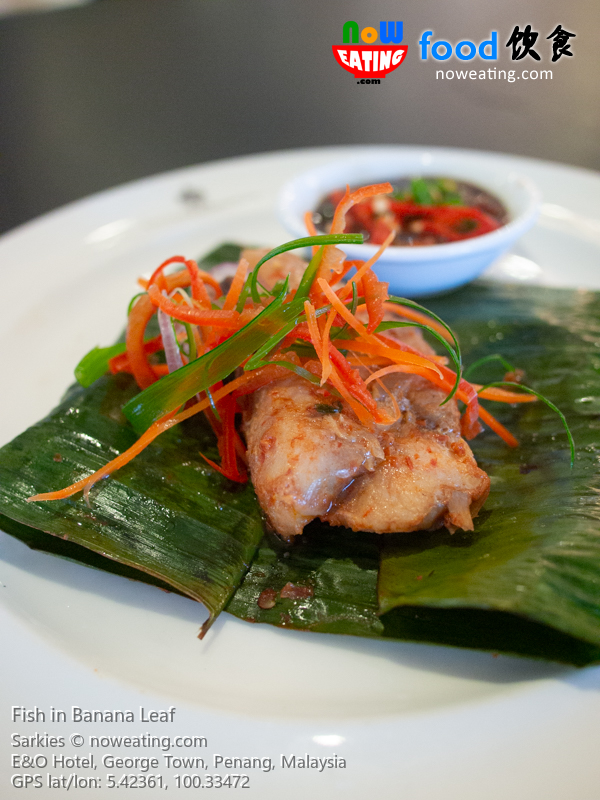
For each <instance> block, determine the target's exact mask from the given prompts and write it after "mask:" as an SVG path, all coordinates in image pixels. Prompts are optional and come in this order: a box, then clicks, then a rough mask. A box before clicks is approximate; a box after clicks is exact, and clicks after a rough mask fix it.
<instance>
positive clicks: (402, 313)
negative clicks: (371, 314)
mask: <svg viewBox="0 0 600 800" xmlns="http://www.w3.org/2000/svg"><path fill="white" fill-rule="evenodd" d="M384 308H385V310H386V311H393V312H394V314H397V315H398V316H399V317H404V318H405V319H408V320H412V321H413V322H420V323H421V325H428V326H429V327H430V328H432V329H433V330H434V331H435V332H436V333H439V335H440V336H442V337H443V338H444V339H445V340H446V341H447V342H449V343H450V344H454V339H453V338H452V336H451V334H450V333H448V331H447V330H446V328H444V326H443V325H440V323H439V322H438V321H437V320H435V319H432V318H431V317H429V316H427V314H424V313H422V312H421V311H416V310H415V309H414V308H409V307H408V306H400V305H397V304H396V303H385V305H384Z"/></svg>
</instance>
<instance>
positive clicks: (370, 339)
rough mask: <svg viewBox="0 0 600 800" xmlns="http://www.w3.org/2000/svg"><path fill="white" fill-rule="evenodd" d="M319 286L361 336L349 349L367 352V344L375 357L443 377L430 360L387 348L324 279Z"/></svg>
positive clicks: (349, 345)
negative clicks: (405, 364)
mask: <svg viewBox="0 0 600 800" xmlns="http://www.w3.org/2000/svg"><path fill="white" fill-rule="evenodd" d="M319 285H320V287H321V289H322V290H323V293H324V294H325V296H326V297H327V299H328V300H329V301H330V303H331V305H332V306H333V307H334V308H335V309H336V311H337V312H338V314H339V315H340V316H341V317H342V318H343V319H344V320H345V321H346V322H347V323H348V324H349V325H350V326H351V327H352V328H354V330H355V331H356V332H357V333H358V334H360V336H361V341H360V342H356V341H352V342H351V344H348V345H347V346H348V347H349V349H352V348H354V349H356V350H359V352H365V349H364V344H367V345H370V349H371V351H372V352H373V354H374V355H387V356H389V358H390V359H393V360H394V361H398V360H399V359H403V360H404V361H405V363H410V364H414V365H415V366H416V365H420V366H421V367H422V368H423V369H424V370H426V371H433V372H435V373H436V374H438V375H439V376H440V377H441V372H440V369H439V367H438V366H437V365H436V364H434V363H433V362H432V361H431V360H430V359H428V358H425V357H424V356H421V355H413V353H410V352H406V351H405V350H404V348H402V349H400V348H391V347H387V346H386V345H385V344H382V343H381V341H380V340H379V339H378V338H377V336H374V335H373V334H370V333H367V329H366V328H365V326H364V325H363V324H362V323H360V322H359V321H358V320H357V319H356V317H354V316H353V315H352V314H351V313H350V311H349V310H348V309H347V308H346V306H345V305H344V304H343V303H342V302H341V300H340V299H339V297H338V296H337V295H336V293H335V292H334V291H333V289H332V288H331V287H330V286H329V285H328V284H327V283H326V282H325V281H324V280H323V279H321V280H320V282H319ZM400 354H401V355H400Z"/></svg>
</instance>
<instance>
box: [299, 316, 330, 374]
mask: <svg viewBox="0 0 600 800" xmlns="http://www.w3.org/2000/svg"><path fill="white" fill-rule="evenodd" d="M304 312H305V314H306V322H307V324H308V330H309V333H310V338H309V341H310V342H312V346H313V347H314V348H315V352H316V354H317V358H318V359H319V361H320V362H321V367H322V366H323V344H322V342H321V332H320V331H319V324H318V322H317V318H316V316H315V308H314V306H313V305H312V303H311V302H310V301H309V300H305V301H304ZM296 331H297V329H296Z"/></svg>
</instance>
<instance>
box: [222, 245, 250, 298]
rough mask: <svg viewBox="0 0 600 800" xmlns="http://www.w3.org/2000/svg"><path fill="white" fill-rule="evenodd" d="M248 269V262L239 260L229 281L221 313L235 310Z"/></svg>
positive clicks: (242, 259) (243, 259)
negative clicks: (229, 284)
mask: <svg viewBox="0 0 600 800" xmlns="http://www.w3.org/2000/svg"><path fill="white" fill-rule="evenodd" d="M249 267H250V264H249V263H248V260H247V259H245V258H240V263H239V264H238V268H237V270H236V271H235V275H234V276H233V280H232V281H231V286H230V287H229V291H228V292H227V297H226V298H225V302H224V303H223V311H231V310H232V309H234V308H235V306H236V303H237V301H238V300H239V299H240V294H241V293H242V289H243V288H244V283H245V281H246V275H247V273H248V269H249Z"/></svg>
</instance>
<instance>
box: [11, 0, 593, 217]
mask: <svg viewBox="0 0 600 800" xmlns="http://www.w3.org/2000/svg"><path fill="white" fill-rule="evenodd" d="M398 18H401V19H402V20H403V21H404V41H403V43H404V44H407V45H408V48H409V49H408V54H407V58H406V61H405V62H404V63H403V64H402V65H401V66H400V67H399V68H398V70H397V71H396V72H394V73H391V75H389V76H388V77H387V78H386V79H384V80H383V81H382V82H381V85H379V86H367V85H357V83H356V80H355V79H354V78H353V77H352V75H350V74H349V73H347V72H345V71H344V70H343V69H341V67H339V66H338V65H337V64H336V62H335V60H334V57H333V54H332V51H331V46H332V45H333V44H341V43H342V25H343V23H344V22H346V20H355V21H356V22H357V23H358V25H359V27H360V28H361V29H362V28H363V27H365V26H367V25H371V26H374V27H376V28H378V26H379V21H380V20H397V19H398ZM527 24H531V26H532V29H533V30H534V31H537V32H539V38H538V41H537V43H536V46H535V49H536V50H537V51H538V52H539V53H540V55H541V56H542V61H541V62H540V63H538V62H535V61H534V60H533V59H532V58H531V57H530V56H527V57H525V58H524V59H523V60H521V61H515V62H513V61H511V49H510V48H506V47H505V43H506V42H507V41H508V39H509V37H510V34H511V32H512V30H513V28H514V27H515V25H519V26H520V28H521V29H523V28H524V27H525V26H526V25H527ZM559 24H560V25H562V26H563V28H565V29H566V30H568V31H569V32H573V33H575V34H576V36H575V38H571V39H570V45H571V51H572V52H573V56H572V57H562V58H560V59H559V60H558V61H557V62H556V63H554V64H553V63H552V62H551V58H550V56H551V42H550V41H547V40H546V37H547V36H548V35H549V34H550V33H551V32H552V31H553V30H554V29H555V28H556V26H557V25H559ZM423 30H433V32H434V34H433V37H432V38H433V40H436V39H447V40H449V41H450V42H453V43H456V42H457V41H459V40H462V39H470V40H472V41H474V42H475V43H479V42H480V41H482V39H484V38H485V39H487V38H489V34H490V31H492V30H497V31H498V32H499V58H500V60H499V62H498V63H497V64H493V66H496V67H498V68H504V69H511V68H514V69H517V70H519V72H520V70H521V69H534V68H536V67H537V68H539V69H552V73H553V78H552V80H548V79H546V80H537V81H533V80H528V81H525V80H515V81H514V82H512V83H511V82H508V81H504V80H495V81H493V80H473V81H472V80H467V81H457V80H453V81H447V80H439V79H437V80H436V70H439V69H441V68H442V67H443V68H444V69H451V68H454V69H456V68H457V66H458V67H459V68H460V67H461V66H463V64H461V63H460V62H457V61H456V60H454V59H451V60H450V61H446V62H436V61H433V60H432V59H431V58H430V60H428V61H426V62H423V61H421V60H420V58H419V50H418V46H417V42H418V39H419V38H420V35H421V33H422V31H423ZM598 30H600V3H598V1H597V0H573V1H572V2H570V3H568V4H565V3H564V2H559V0H524V1H523V0H505V1H504V2H503V3H498V2H497V0H478V1H477V2H476V3H475V2H473V0H454V2H452V3H444V2H443V0H420V2H419V3H411V4H410V5H409V4H402V5H399V4H398V3H397V2H392V0H381V1H380V2H376V3H372V4H370V5H369V6H367V5H366V4H365V3H364V2H359V0H343V1H342V0H328V2H323V0H302V2H298V0H295V1H294V0H252V2H248V1H247V0H246V1H245V2H244V1H243V0H96V2H94V1H93V0H88V2H83V0H79V2H76V1H75V0H0V230H2V231H5V230H8V229H9V228H11V227H13V226H15V225H18V224H20V223H22V222H24V221H26V220H28V219H30V218H32V217H35V216H37V215H38V214H41V213H43V212H45V211H48V210H50V209H52V208H55V207H57V206H60V205H63V204H64V203H67V202H70V201H72V200H76V199H78V198H80V197H83V196H85V195H87V194H90V193H92V192H95V191H98V190H101V189H105V188H107V187H110V186H114V185H117V184H120V183H123V182H125V181H130V180H134V179H136V178H140V177H143V176H146V175H151V174H154V173H157V172H162V171H164V170H168V169H172V168H174V167H181V166H185V165H188V164H195V163H199V162H205V161H208V160H211V159H216V158H225V157H228V156H235V155H240V154H246V153H254V152H264V151H268V150H280V149H285V148H293V147H305V146H314V145H328V144H353V143H392V144H432V145H451V146H459V147H469V148H477V149H480V150H495V151H501V152H506V153H517V154H521V155H527V156H533V157H537V158H542V159H550V160H552V161H562V162H566V163H569V164H573V165H578V166H581V167H587V168H592V169H598V168H599V167H600V102H599V99H600V97H599V95H600V92H599V90H598V75H599V74H600V49H599V48H598V46H597V42H596V38H595V37H596V35H597V31H598ZM472 63H473V62H472ZM480 63H481V62H474V66H477V67H479V64H480ZM466 66H467V67H468V66H470V64H469V63H468V62H467V64H466ZM485 66H486V67H487V66H489V63H488V64H486V65H485Z"/></svg>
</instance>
